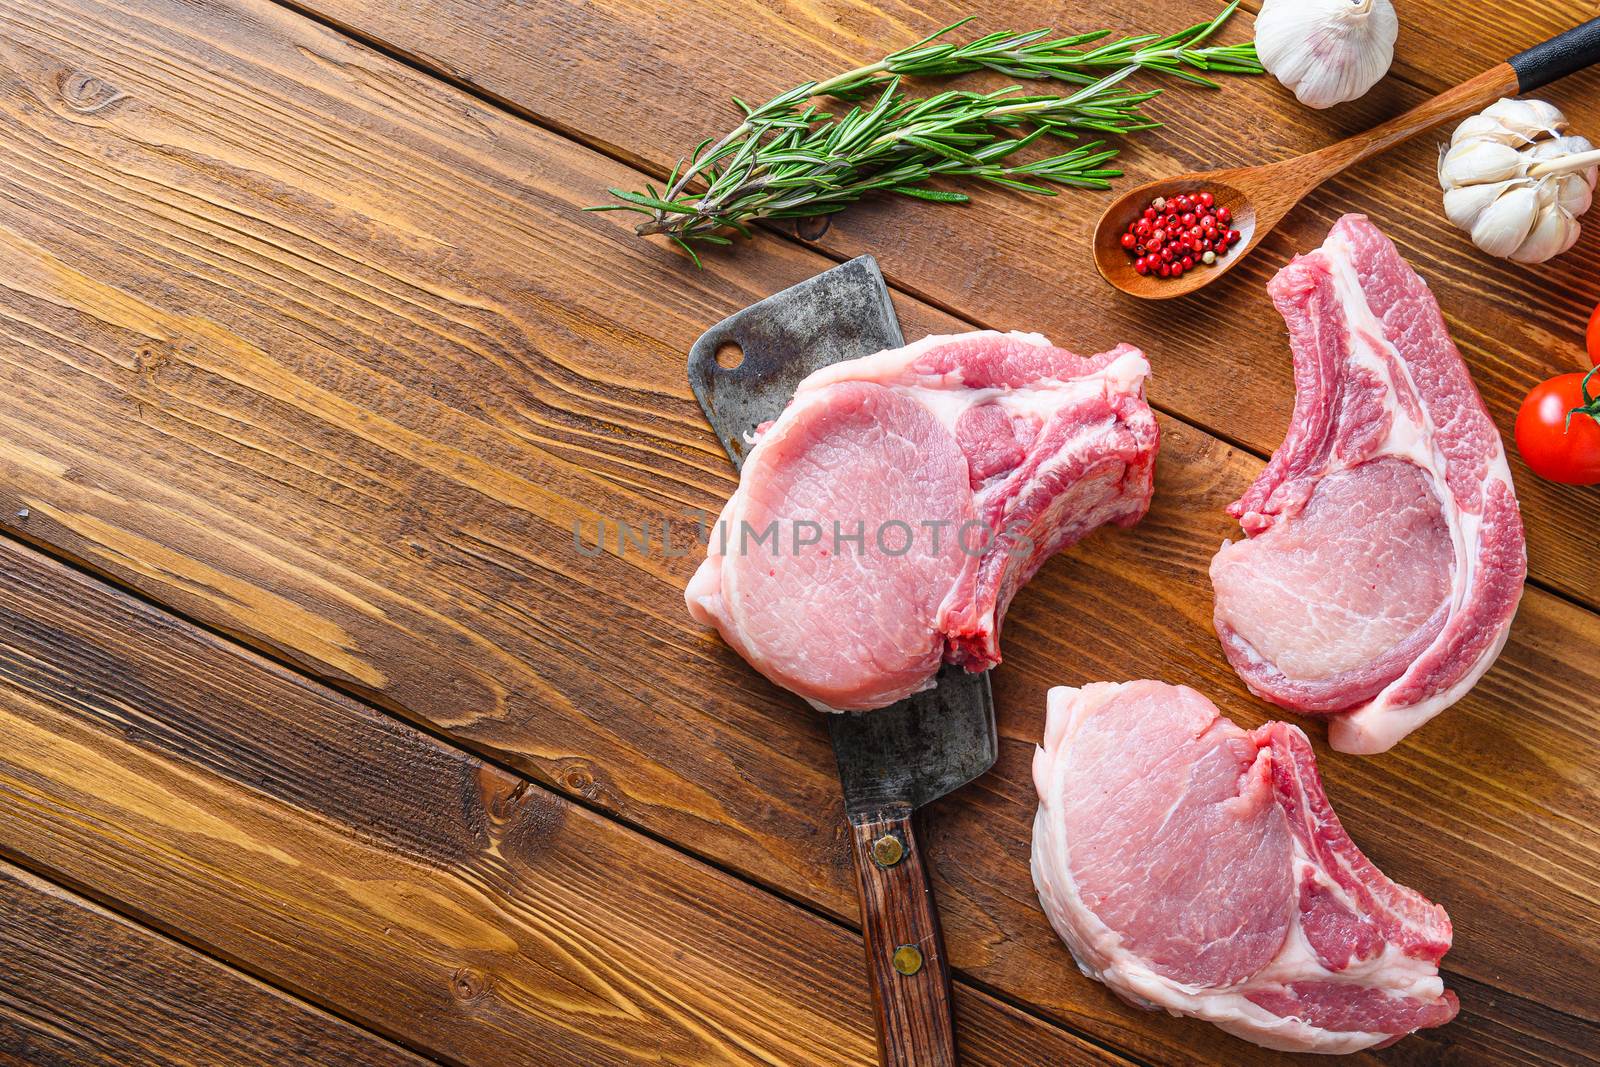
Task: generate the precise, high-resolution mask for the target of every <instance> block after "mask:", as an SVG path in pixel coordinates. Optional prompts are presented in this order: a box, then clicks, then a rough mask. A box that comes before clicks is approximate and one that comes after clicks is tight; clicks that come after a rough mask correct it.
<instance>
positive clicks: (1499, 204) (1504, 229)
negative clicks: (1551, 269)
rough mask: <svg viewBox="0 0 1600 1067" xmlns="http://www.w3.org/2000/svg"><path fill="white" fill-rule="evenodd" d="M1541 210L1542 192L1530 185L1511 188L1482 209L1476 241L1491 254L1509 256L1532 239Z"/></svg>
mask: <svg viewBox="0 0 1600 1067" xmlns="http://www.w3.org/2000/svg"><path fill="white" fill-rule="evenodd" d="M1538 214H1539V194H1538V193H1536V192H1535V191H1534V190H1532V189H1530V188H1528V187H1527V186H1521V187H1519V188H1515V189H1508V190H1506V191H1505V192H1504V193H1502V194H1501V195H1500V196H1498V197H1496V198H1495V200H1494V202H1493V203H1492V204H1490V205H1489V206H1488V207H1486V208H1484V209H1483V211H1482V212H1481V213H1479V215H1478V221H1477V222H1476V223H1475V224H1474V225H1473V227H1472V243H1473V244H1475V245H1477V246H1478V247H1479V248H1481V249H1483V250H1484V251H1485V252H1487V253H1489V254H1490V255H1491V256H1500V257H1501V258H1505V257H1507V256H1509V255H1511V253H1513V252H1515V251H1517V249H1518V248H1520V247H1521V246H1522V242H1524V241H1526V240H1527V239H1528V234H1529V233H1531V232H1532V231H1533V224H1534V222H1535V221H1536V219H1537V218H1538Z"/></svg>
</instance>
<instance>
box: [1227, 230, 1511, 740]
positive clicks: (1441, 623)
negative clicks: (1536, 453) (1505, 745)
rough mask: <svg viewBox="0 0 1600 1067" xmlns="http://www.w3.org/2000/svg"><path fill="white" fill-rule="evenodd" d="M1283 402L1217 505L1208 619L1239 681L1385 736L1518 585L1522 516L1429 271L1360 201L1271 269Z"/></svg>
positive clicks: (1439, 684) (1491, 627) (1489, 654)
mask: <svg viewBox="0 0 1600 1067" xmlns="http://www.w3.org/2000/svg"><path fill="white" fill-rule="evenodd" d="M1269 289H1270V291H1271V293H1272V298H1273V301H1274V302H1275V303H1276V304H1277V306H1278V310H1279V311H1280V312H1281V313H1282V314H1283V317H1284V319H1285V321H1287V322H1288V324H1289V339H1290V342H1291V344H1292V346H1293V348H1294V379H1295V408H1294V417H1293V419H1292V420H1291V421H1290V423H1289V432H1288V435H1287V436H1286V437H1285V438H1284V442H1283V445H1282V447H1280V448H1279V449H1278V451H1277V453H1276V454H1274V455H1273V457H1272V462H1271V463H1269V464H1268V465H1267V468H1266V470H1264V471H1263V472H1262V473H1261V476H1260V477H1259V478H1257V479H1256V481H1255V484H1254V485H1252V486H1251V487H1250V488H1249V489H1248V490H1246V492H1245V494H1244V496H1243V497H1241V498H1240V499H1239V500H1238V502H1236V503H1235V504H1234V505H1233V506H1232V507H1230V508H1229V509H1228V511H1229V513H1230V514H1231V515H1233V516H1235V517H1236V518H1238V519H1239V524H1240V525H1241V526H1242V527H1244V532H1245V533H1246V534H1248V535H1249V539H1248V540H1245V541H1240V542H1238V543H1237V544H1235V543H1231V542H1230V543H1225V544H1224V545H1223V546H1222V551H1220V552H1218V553H1217V555H1216V558H1215V559H1214V560H1212V562H1211V582H1212V585H1213V587H1214V588H1215V590H1216V627H1217V634H1218V636H1219V637H1221V639H1222V647H1223V648H1224V649H1225V650H1226V652H1227V655H1228V659H1229V661H1230V662H1232V664H1233V667H1234V670H1236V671H1238V672H1239V676H1240V677H1241V678H1243V679H1244V680H1245V683H1246V684H1247V685H1248V686H1249V687H1250V689H1251V690H1252V691H1253V692H1255V693H1256V694H1258V695H1259V696H1262V697H1265V698H1266V699H1268V700H1270V701H1272V702H1273V703H1275V704H1278V705H1280V706H1282V707H1285V708H1290V709H1292V710H1295V711H1304V712H1312V713H1317V714H1331V715H1334V718H1333V719H1332V721H1331V722H1330V724H1329V729H1328V739H1329V741H1330V742H1331V743H1332V745H1333V747H1334V748H1336V749H1338V750H1339V751H1341V752H1359V753H1373V752H1383V751H1385V750H1387V749H1388V748H1390V747H1391V746H1393V745H1394V744H1395V742H1397V741H1399V740H1400V739H1401V738H1402V737H1404V736H1405V735H1406V734H1408V733H1410V732H1411V731H1412V730H1415V729H1416V728H1417V727H1419V726H1421V725H1422V724H1423V723H1425V722H1427V721H1428V720H1429V719H1431V718H1432V717H1433V716H1435V715H1437V714H1438V713H1439V712H1441V711H1443V710H1444V709H1445V708H1447V707H1449V706H1450V705H1451V704H1453V703H1455V702H1456V701H1457V700H1459V699H1461V697H1462V696H1463V695H1465V693H1466V692H1467V690H1469V689H1471V688H1472V686H1473V684H1474V683H1475V682H1477V680H1478V679H1479V678H1480V677H1482V675H1483V672H1484V671H1486V670H1488V669H1489V665H1490V664H1492V663H1493V662H1494V660H1495V657H1496V656H1498V655H1499V654H1500V649H1501V647H1502V646H1503V645H1504V644H1505V641H1506V635H1507V633H1508V632H1509V631H1510V629H1511V617H1512V616H1513V615H1515V614H1516V611H1517V602H1518V601H1519V600H1520V599H1521V597H1522V580H1523V577H1524V575H1525V574H1526V573H1527V554H1526V551H1525V549H1524V547H1523V540H1522V516H1521V513H1520V512H1519V510H1518V508H1517V498H1516V494H1515V493H1514V492H1513V490H1512V486H1511V471H1510V469H1509V468H1508V467H1507V466H1506V456H1505V449H1504V448H1503V447H1502V446H1501V443H1500V435H1499V433H1498V432H1496V430H1495V426H1494V423H1493V422H1491V421H1490V419H1489V416H1488V413H1487V412H1485V411H1484V408H1483V401H1482V400H1480V399H1479V397H1478V391H1477V390H1476V389H1475V388H1474V387H1473V385H1472V379H1471V378H1470V377H1469V376H1468V374H1467V368H1466V365H1465V364H1464V363H1462V361H1461V354H1460V353H1459V352H1457V351H1456V346H1455V345H1454V344H1452V343H1451V341H1450V335H1449V333H1447V332H1446V330H1445V324H1444V318H1443V317H1442V316H1441V315H1440V314H1439V305H1438V304H1437V303H1435V302H1434V299H1433V294H1432V293H1431V292H1429V291H1428V285H1427V283H1426V282H1424V281H1423V280H1422V279H1421V278H1420V277H1418V276H1417V274H1416V272H1415V271H1413V270H1412V269H1411V268H1410V267H1409V266H1407V265H1406V263H1405V261H1404V260H1403V259H1401V258H1400V253H1399V252H1397V251H1396V250H1395V247H1394V245H1393V244H1392V243H1390V241H1389V239H1388V238H1387V237H1385V236H1384V235H1383V234H1382V233H1380V232H1379V231H1378V229H1377V227H1375V226H1373V225H1372V224H1371V223H1370V222H1368V221H1367V220H1366V219H1365V218H1364V217H1362V216H1360V215H1347V216H1345V217H1344V218H1342V219H1340V220H1339V222H1338V224H1337V225H1335V226H1334V228H1333V231H1332V232H1331V233H1330V234H1329V235H1328V240H1327V242H1326V243H1325V244H1324V245H1323V246H1322V248H1321V249H1319V250H1318V251H1316V252H1313V253H1312V254H1311V255H1308V256H1301V257H1300V258H1298V259H1296V260H1295V261H1294V262H1292V263H1290V264H1289V265H1288V266H1287V267H1285V268H1284V269H1283V270H1282V271H1280V272H1279V273H1278V276H1277V277H1276V278H1274V279H1273V280H1272V284H1271V285H1270V287H1269Z"/></svg>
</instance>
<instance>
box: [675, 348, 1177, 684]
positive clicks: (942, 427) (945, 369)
mask: <svg viewBox="0 0 1600 1067" xmlns="http://www.w3.org/2000/svg"><path fill="white" fill-rule="evenodd" d="M1149 370H1150V368H1149V364H1148V363H1146V362H1145V358H1144V354H1143V353H1141V352H1140V351H1139V350H1138V349H1135V348H1132V347H1130V346H1128V345H1122V346H1119V347H1117V348H1115V349H1113V350H1111V351H1110V352H1106V353H1103V354H1101V355H1098V356H1094V357H1090V358H1084V357H1082V356H1077V355H1074V354H1073V353H1071V352H1068V351H1067V350H1065V349H1062V348H1056V347H1055V346H1053V345H1051V344H1050V343H1049V342H1048V341H1046V340H1045V339H1044V338H1042V337H1039V336H1037V335H1034V334H1017V333H1012V334H999V333H994V332H981V333H970V334H962V335H958V336H950V337H929V338H927V339H925V340H923V341H919V342H918V343H916V344H913V345H910V346H907V347H905V348H900V349H895V350H892V351H887V352H880V353H878V354H877V355H873V356H867V357H865V358H863V359H857V360H851V361H849V362H846V363H838V364H834V365H833V366H829V367H825V368H823V369H822V370H819V371H817V372H816V373H814V374H812V375H811V376H810V377H808V378H806V379H805V380H804V381H803V382H801V383H800V386H799V388H798V389H797V390H796V392H795V396H794V399H793V400H792V401H791V402H790V404H789V406H788V407H787V408H785V409H784V412H783V414H782V415H781V416H780V417H779V418H778V419H777V420H776V421H775V422H773V423H772V424H771V425H769V426H767V427H765V428H763V429H762V431H761V432H760V433H759V435H758V438H757V440H756V442H755V445H754V447H753V448H752V449H751V451H750V453H749V455H748V457H747V458H746V461H745V464H744V467H743V470H742V472H741V475H740V479H739V488H738V490H737V491H736V492H735V493H734V494H733V497H732V498H731V499H730V500H729V501H728V504H727V506H726V507H725V508H724V509H723V512H722V516H721V519H720V520H719V522H718V523H717V525H716V526H715V527H714V528H712V530H711V537H710V542H709V544H708V546H707V553H706V559H705V562H704V563H703V564H702V565H701V567H700V569H699V571H698V572H697V573H696V574H695V575H694V577H693V579H691V581H690V583H689V587H688V590H687V592H686V599H687V601H688V605H689V611H690V614H692V615H693V616H694V617H695V618H696V619H697V620H699V621H701V622H703V623H706V624H709V625H713V626H715V627H716V628H717V629H718V630H719V631H720V632H721V634H722V636H723V638H724V639H726V640H727V642H728V643H729V644H730V645H732V646H733V647H734V648H735V649H736V650H737V651H738V652H739V653H740V654H741V655H742V656H744V658H745V659H746V660H748V661H749V662H750V663H751V665H752V666H754V667H755V668H756V669H757V670H759V671H760V672H761V673H762V674H764V675H766V676H767V677H768V678H770V679H771V680H772V681H774V682H776V683H777V684H778V685H781V686H783V687H784V688H786V689H790V690H792V691H793V692H795V693H798V694H799V695H800V696H802V697H804V698H806V699H807V700H809V701H810V702H812V703H813V704H814V705H816V706H818V707H821V708H823V709H825V710H854V711H859V710H868V709H873V708H879V707H884V706H887V705H889V704H893V703H895V702H896V701H899V700H901V699H904V698H905V697H908V696H910V695H912V694H913V693H916V692H919V691H921V690H923V689H927V688H929V687H930V686H932V685H933V683H934V677H935V675H936V673H937V671H938V669H939V666H940V664H941V662H951V663H957V664H961V665H963V666H965V667H966V668H967V669H968V670H973V671H979V670H984V669H986V668H988V667H990V666H992V665H994V664H996V663H998V662H999V661H1000V622H1001V619H1002V617H1003V616H1004V615H1005V612H1006V608H1007V606H1008V605H1009V604H1010V602H1011V598H1012V596H1013V595H1014V594H1015V593H1016V591H1017V589H1018V588H1019V587H1020V586H1021V585H1022V584H1023V583H1024V582H1026V581H1027V580H1028V579H1029V578H1031V577H1032V576H1033V574H1034V572H1035V571H1037V570H1038V569H1039V567H1040V566H1041V565H1042V564H1043V563H1044V561H1045V560H1046V559H1048V558H1049V557H1050V556H1051V555H1053V554H1054V553H1056V552H1057V551H1059V550H1061V549H1063V548H1066V547H1067V546H1068V545H1071V544H1072V543H1073V542H1075V541H1077V540H1079V539H1080V538H1082V537H1083V536H1084V535H1086V534H1088V533H1089V532H1090V531H1092V530H1094V529H1095V528H1096V527H1098V526H1101V525H1103V524H1106V523H1115V524H1118V525H1131V524H1132V523H1134V522H1137V521H1138V520H1139V518H1140V517H1142V516H1143V515H1144V513H1145V511H1146V509H1147V508H1148V507H1149V504H1150V493H1151V486H1152V471H1153V468H1154V464H1155V455H1156V447H1157V438H1158V433H1157V429H1156V422H1155V417H1154V416H1153V415H1152V413H1151V411H1150V407H1149V405H1148V404H1146V403H1145V399H1144V379H1145V376H1146V375H1147V374H1148V373H1149Z"/></svg>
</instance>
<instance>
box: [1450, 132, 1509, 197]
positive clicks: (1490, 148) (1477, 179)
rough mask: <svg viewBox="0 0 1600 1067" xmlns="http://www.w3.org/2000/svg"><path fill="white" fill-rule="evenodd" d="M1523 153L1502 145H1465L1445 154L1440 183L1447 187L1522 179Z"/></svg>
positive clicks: (1479, 143) (1471, 142)
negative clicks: (1520, 177)
mask: <svg viewBox="0 0 1600 1067" xmlns="http://www.w3.org/2000/svg"><path fill="white" fill-rule="evenodd" d="M1525 170H1526V164H1525V162H1524V160H1523V158H1522V153H1521V152H1518V151H1517V150H1516V149H1515V148H1512V147H1511V146H1510V145H1508V144H1501V143H1500V142H1498V141H1462V142H1461V143H1460V144H1458V145H1456V146H1455V147H1454V148H1452V149H1450V151H1448V152H1446V153H1445V154H1444V159H1443V160H1441V161H1440V163H1439V181H1440V182H1441V183H1442V184H1443V185H1445V186H1457V185H1481V184H1483V183H1484V182H1503V181H1505V180H1506V179H1508V178H1515V177H1519V176H1520V175H1522V174H1523V173H1524V172H1525Z"/></svg>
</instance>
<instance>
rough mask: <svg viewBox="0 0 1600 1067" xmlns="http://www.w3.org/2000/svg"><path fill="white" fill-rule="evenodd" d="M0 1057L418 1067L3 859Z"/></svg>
mask: <svg viewBox="0 0 1600 1067" xmlns="http://www.w3.org/2000/svg"><path fill="white" fill-rule="evenodd" d="M0 972H3V973H4V975H5V979H4V981H3V982H0V1061H4V1062H6V1063H18V1064H29V1065H32V1067H201V1065H216V1067H249V1065H253V1064H259V1065H261V1067H322V1065H325V1064H331V1063H349V1064H354V1065H358V1067H424V1065H425V1064H427V1063H430V1062H432V1061H430V1060H425V1059H423V1058H422V1057H421V1056H417V1055H415V1054H413V1053H410V1052H407V1051H405V1050H404V1049H402V1048H400V1047H398V1046H396V1045H393V1044H390V1043H389V1042H387V1041H384V1040H383V1039H381V1038H379V1037H377V1036H375V1035H373V1034H370V1033H368V1032H366V1031H364V1030H361V1029H358V1028H357V1027H355V1026H352V1025H350V1024H349V1023H347V1022H345V1021H344V1020H342V1019H339V1018H336V1017H334V1016H331V1015H328V1014H326V1013H325V1012H322V1011H320V1010H318V1009H316V1008H313V1007H311V1006H310V1005H308V1004H306V1003H304V1002H303V1001H297V1000H294V999H292V998H290V997H287V996H285V995H284V994H282V993H280V992H279V991H278V990H276V989H273V988H271V987H269V986H265V985H262V984H261V983H260V982H257V981H256V980H254V979H252V978H249V977H246V976H245V975H243V974H240V973H239V972H238V971H235V970H232V969H230V968H228V967H226V966H224V965H223V964H220V963H218V962H217V961H216V960H213V959H211V958H209V957H207V956H204V955H201V954H200V953H198V952H195V951H194V950H192V949H188V948H185V947H184V946H182V945H180V944H177V943H176V942H173V941H169V940H167V939H166V938H164V937H162V936H160V935H159V934H155V933H152V932H151V931H149V930H147V929H145V928H143V927H141V926H138V925H136V924H134V923H132V922H130V921H128V920H127V919H125V918H123V917H122V916H120V915H116V914H113V913H111V912H108V911H106V910H105V909H103V908H101V907H99V906H98V905H96V904H93V903H91V902H90V901H88V900H85V899H84V898H82V897H80V896H78V895H77V894H75V893H72V892H70V891H68V890H65V889H62V888H61V887H60V886H57V885H53V884H51V883H50V882H47V881H44V880H43V879H40V878H38V877H36V876H34V875H32V874H30V873H28V872H27V871H24V870H22V869H20V868H18V867H14V866H12V865H11V864H9V863H5V862H3V861H0Z"/></svg>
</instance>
